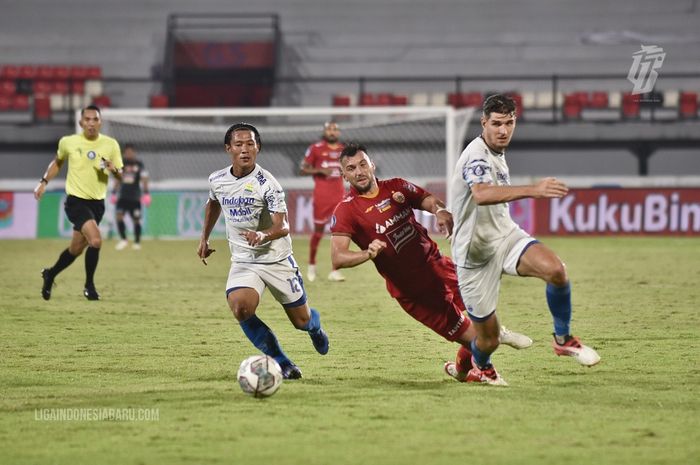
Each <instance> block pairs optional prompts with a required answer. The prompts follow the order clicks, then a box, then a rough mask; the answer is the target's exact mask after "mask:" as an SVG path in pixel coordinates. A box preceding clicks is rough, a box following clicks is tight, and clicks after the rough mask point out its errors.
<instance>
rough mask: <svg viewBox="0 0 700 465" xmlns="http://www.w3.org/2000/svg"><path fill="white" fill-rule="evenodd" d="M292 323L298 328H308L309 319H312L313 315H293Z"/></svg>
mask: <svg viewBox="0 0 700 465" xmlns="http://www.w3.org/2000/svg"><path fill="white" fill-rule="evenodd" d="M291 320H292V324H293V325H294V327H295V328H296V329H302V330H303V329H306V328H307V327H308V326H309V321H311V315H297V316H295V317H293V318H292V319H291Z"/></svg>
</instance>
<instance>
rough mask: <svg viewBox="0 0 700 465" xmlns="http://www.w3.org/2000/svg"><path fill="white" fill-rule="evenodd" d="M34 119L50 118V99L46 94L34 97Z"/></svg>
mask: <svg viewBox="0 0 700 465" xmlns="http://www.w3.org/2000/svg"><path fill="white" fill-rule="evenodd" d="M34 119H35V121H49V120H50V119H51V101H50V99H49V97H47V96H36V97H34Z"/></svg>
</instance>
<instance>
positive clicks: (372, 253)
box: [331, 234, 386, 269]
mask: <svg viewBox="0 0 700 465" xmlns="http://www.w3.org/2000/svg"><path fill="white" fill-rule="evenodd" d="M384 249H386V242H384V241H380V240H379V239H374V240H373V241H372V242H371V243H370V244H369V246H368V247H367V250H359V251H355V250H350V236H344V235H340V234H334V235H333V236H332V237H331V261H332V262H333V268H336V269H340V268H352V267H353V266H357V265H361V264H363V263H364V262H366V261H369V260H374V259H375V258H376V257H377V255H379V254H380V253H381V252H382V250H384Z"/></svg>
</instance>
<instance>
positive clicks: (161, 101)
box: [149, 94, 349, 108]
mask: <svg viewBox="0 0 700 465" xmlns="http://www.w3.org/2000/svg"><path fill="white" fill-rule="evenodd" d="M149 100H150V101H149V106H150V107H151V108H168V107H169V106H170V102H169V99H168V96H167V95H165V94H155V95H151V97H150V99H149ZM335 106H338V105H335ZM346 106H349V104H348V105H346Z"/></svg>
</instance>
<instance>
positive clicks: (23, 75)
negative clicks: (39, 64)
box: [19, 65, 37, 80]
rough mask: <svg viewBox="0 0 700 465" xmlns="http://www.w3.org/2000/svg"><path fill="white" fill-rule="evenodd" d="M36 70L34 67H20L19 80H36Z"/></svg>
mask: <svg viewBox="0 0 700 465" xmlns="http://www.w3.org/2000/svg"><path fill="white" fill-rule="evenodd" d="M36 70H37V69H36V68H35V67H34V66H32V65H23V66H20V67H19V79H27V80H31V79H34V78H36Z"/></svg>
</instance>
